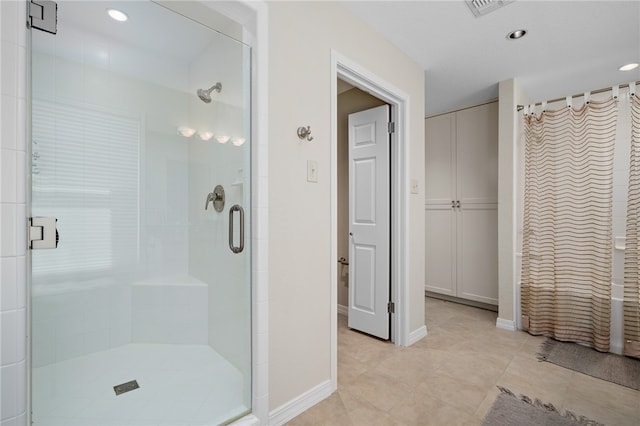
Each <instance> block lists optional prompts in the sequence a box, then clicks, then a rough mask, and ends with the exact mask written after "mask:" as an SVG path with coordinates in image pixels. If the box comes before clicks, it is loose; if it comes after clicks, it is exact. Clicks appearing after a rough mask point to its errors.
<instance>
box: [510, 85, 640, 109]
mask: <svg viewBox="0 0 640 426" xmlns="http://www.w3.org/2000/svg"><path fill="white" fill-rule="evenodd" d="M633 83H635V84H636V85H637V84H639V83H640V81H634V82H633ZM618 87H619V88H620V89H624V88H625V87H629V84H628V83H627V84H619V85H618ZM609 90H611V87H605V88H604V89H598V90H592V91H590V92H588V93H591V94H592V95H595V94H598V93H604V92H606V91H609ZM580 96H584V93H580V94H577V95H573V96H571V97H572V98H579V97H580ZM565 99H567V96H564V97H562V98H556V99H551V100H550V101H546V102H547V103H553V102H559V101H564V100H565ZM530 105H542V102H536V103H535V104H530ZM523 109H524V105H518V106H517V110H518V111H522V110H523Z"/></svg>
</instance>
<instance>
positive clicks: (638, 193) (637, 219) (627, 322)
mask: <svg viewBox="0 0 640 426" xmlns="http://www.w3.org/2000/svg"><path fill="white" fill-rule="evenodd" d="M626 234H627V235H626V247H625V252H624V354H625V355H628V356H633V357H638V358H640V284H639V283H640V250H639V246H640V98H639V97H638V95H634V96H632V97H631V164H630V167H629V196H628V199H627V233H626Z"/></svg>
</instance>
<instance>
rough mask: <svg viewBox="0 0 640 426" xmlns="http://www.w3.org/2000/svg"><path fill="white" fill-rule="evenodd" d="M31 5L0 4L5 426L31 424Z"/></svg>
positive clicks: (0, 392)
mask: <svg viewBox="0 0 640 426" xmlns="http://www.w3.org/2000/svg"><path fill="white" fill-rule="evenodd" d="M25 22H26V6H25V4H24V2H23V1H21V0H16V1H11V0H8V1H5V0H3V1H1V2H0V39H1V41H2V44H1V46H0V93H1V96H2V102H1V103H0V177H1V179H0V182H1V185H0V207H1V209H0V241H1V244H0V259H1V263H0V283H1V287H0V288H1V290H0V312H1V317H0V326H1V334H0V336H1V337H0V338H1V341H0V345H1V346H0V348H1V352H0V366H1V370H0V383H1V388H0V399H1V405H0V425H1V426H9V425H11V426H14V425H15V426H17V425H26V422H27V419H26V400H27V389H26V383H27V380H26V374H27V368H26V347H27V343H26V342H27V340H26V334H27V333H26V331H27V330H26V329H27V326H26V322H27V313H26V299H27V298H26V277H25V271H26V267H25V261H26V252H27V250H26V216H27V215H26V197H25V194H26V191H25V179H26V177H25V164H26V158H25V155H26V135H25V129H26V125H25V122H24V117H25V105H26V76H27V74H26V48H27V43H26V29H25Z"/></svg>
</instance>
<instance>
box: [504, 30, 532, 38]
mask: <svg viewBox="0 0 640 426" xmlns="http://www.w3.org/2000/svg"><path fill="white" fill-rule="evenodd" d="M525 35H527V30H514V31H511V32H510V33H509V34H507V40H517V39H519V38H522V37H524V36H525Z"/></svg>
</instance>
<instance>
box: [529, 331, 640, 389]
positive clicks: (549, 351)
mask: <svg viewBox="0 0 640 426" xmlns="http://www.w3.org/2000/svg"><path fill="white" fill-rule="evenodd" d="M538 359H539V360H540V361H547V362H551V363H553V364H556V365H559V366H561V367H564V368H568V369H571V370H574V371H578V372H580V373H583V374H587V375H589V376H592V377H595V378H598V379H602V380H606V381H608V382H611V383H615V384H618V385H622V386H626V387H628V388H631V389H635V390H640V359H635V358H629V357H626V356H622V355H617V354H612V353H603V352H598V351H596V350H595V349H592V348H589V347H586V346H582V345H578V344H576V343H565V342H559V341H557V340H553V339H547V340H545V342H544V343H543V344H542V346H540V352H539V353H538Z"/></svg>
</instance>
